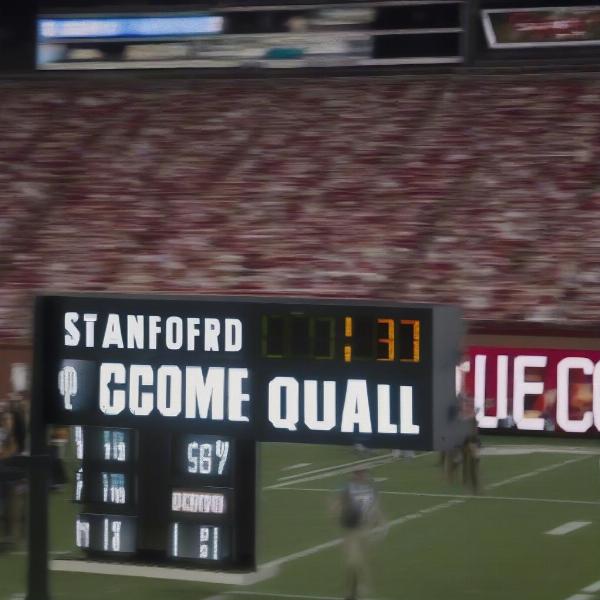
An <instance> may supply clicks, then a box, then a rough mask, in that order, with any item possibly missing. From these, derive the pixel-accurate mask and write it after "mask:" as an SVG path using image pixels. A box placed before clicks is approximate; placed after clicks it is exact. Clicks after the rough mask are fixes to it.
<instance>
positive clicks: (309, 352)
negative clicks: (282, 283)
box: [261, 311, 421, 363]
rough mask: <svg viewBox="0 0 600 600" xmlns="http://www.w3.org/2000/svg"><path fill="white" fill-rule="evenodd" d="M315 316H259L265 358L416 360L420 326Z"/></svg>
mask: <svg viewBox="0 0 600 600" xmlns="http://www.w3.org/2000/svg"><path fill="white" fill-rule="evenodd" d="M384 315H385V313H382V316H339V317H337V316H319V315H307V314H305V313H303V312H300V311H296V312H291V313H287V314H285V313H281V314H273V315H262V317H261V355H262V356H263V357H265V358H282V359H285V358H292V359H293V358H296V359H308V360H322V361H328V360H343V361H344V362H346V363H350V362H352V361H356V360H362V361H368V360H374V361H379V362H393V361H401V362H413V363H418V362H419V361H420V359H421V322H420V320H419V319H398V318H394V317H391V316H384Z"/></svg>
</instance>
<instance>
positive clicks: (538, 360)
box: [513, 355, 548, 431]
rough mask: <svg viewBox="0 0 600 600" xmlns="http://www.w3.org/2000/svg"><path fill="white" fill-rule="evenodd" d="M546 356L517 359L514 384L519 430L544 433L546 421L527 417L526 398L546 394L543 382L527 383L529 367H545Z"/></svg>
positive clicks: (514, 406) (516, 420) (514, 408)
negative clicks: (526, 375)
mask: <svg viewBox="0 0 600 600" xmlns="http://www.w3.org/2000/svg"><path fill="white" fill-rule="evenodd" d="M547 362H548V359H547V357H546V356H535V355H534V356H530V355H521V356H517V357H516V358H515V364H514V369H513V370H514V382H513V417H514V419H515V423H516V424H517V427H518V428H519V429H524V430H528V431H543V429H544V419H542V418H540V417H526V416H525V396H527V395H530V394H531V395H535V396H538V395H540V394H543V393H544V382H543V381H526V379H525V370H526V369H527V367H538V368H539V367H545V366H546V363H547Z"/></svg>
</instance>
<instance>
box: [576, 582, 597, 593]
mask: <svg viewBox="0 0 600 600" xmlns="http://www.w3.org/2000/svg"><path fill="white" fill-rule="evenodd" d="M581 591H582V592H587V593H588V594H595V593H596V592H600V581H596V583H592V584H591V585H588V586H587V587H584V588H583V590H581Z"/></svg>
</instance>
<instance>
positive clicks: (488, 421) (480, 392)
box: [473, 354, 498, 428]
mask: <svg viewBox="0 0 600 600" xmlns="http://www.w3.org/2000/svg"><path fill="white" fill-rule="evenodd" d="M486 362H487V356H485V354H477V356H475V394H474V398H473V404H474V409H475V416H476V418H477V425H478V426H479V427H482V428H483V427H486V428H487V427H496V426H497V425H498V420H497V419H496V418H495V417H487V416H486V415H485V365H486Z"/></svg>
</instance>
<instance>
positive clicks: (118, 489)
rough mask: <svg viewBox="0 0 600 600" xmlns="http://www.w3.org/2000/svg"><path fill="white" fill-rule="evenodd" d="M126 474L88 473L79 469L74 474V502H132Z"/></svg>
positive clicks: (81, 468)
mask: <svg viewBox="0 0 600 600" xmlns="http://www.w3.org/2000/svg"><path fill="white" fill-rule="evenodd" d="M131 487H132V486H131V484H130V479H129V476H128V474H126V473H113V472H108V471H90V470H88V469H86V468H85V467H80V468H79V469H78V470H77V471H76V473H75V498H74V500H75V502H82V503H97V504H127V503H129V502H131V501H132V500H133V498H132V496H133V494H132V491H131Z"/></svg>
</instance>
